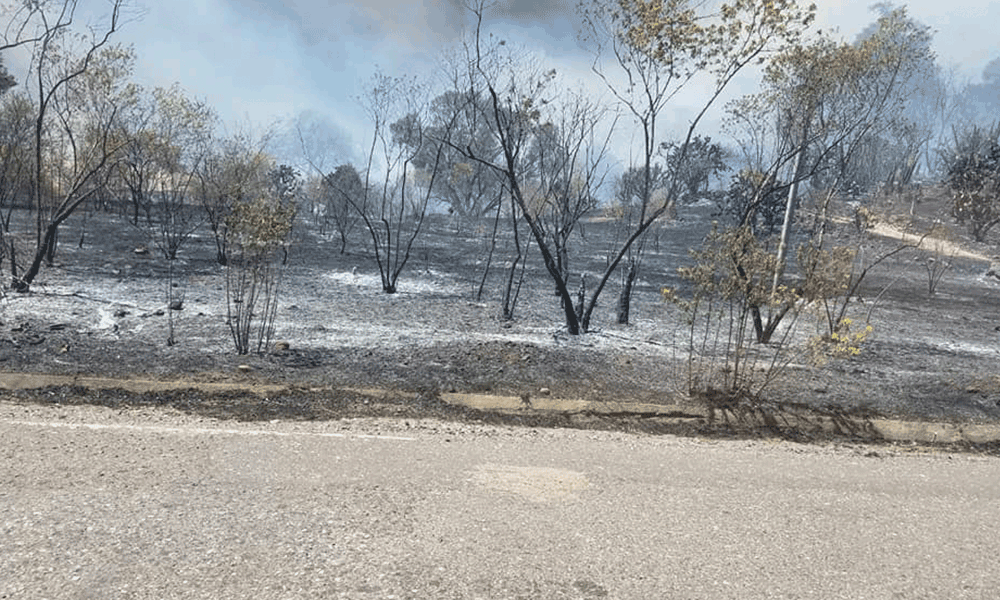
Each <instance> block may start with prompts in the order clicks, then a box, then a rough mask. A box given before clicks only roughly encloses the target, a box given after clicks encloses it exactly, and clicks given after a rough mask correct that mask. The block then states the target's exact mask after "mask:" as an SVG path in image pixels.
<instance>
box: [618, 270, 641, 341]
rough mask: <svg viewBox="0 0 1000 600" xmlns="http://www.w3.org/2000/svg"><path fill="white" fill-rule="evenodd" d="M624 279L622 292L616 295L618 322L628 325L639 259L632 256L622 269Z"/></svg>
mask: <svg viewBox="0 0 1000 600" xmlns="http://www.w3.org/2000/svg"><path fill="white" fill-rule="evenodd" d="M623 272H624V274H625V276H624V278H623V279H624V280H623V281H622V292H621V294H620V295H619V296H618V323H619V324H620V325H628V323H629V314H630V312H631V306H632V288H633V286H634V285H635V280H636V278H637V277H638V276H639V261H637V260H635V259H634V258H633V259H632V260H630V261H629V263H628V268H627V269H624V268H623Z"/></svg>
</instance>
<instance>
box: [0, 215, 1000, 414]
mask: <svg viewBox="0 0 1000 600" xmlns="http://www.w3.org/2000/svg"><path fill="white" fill-rule="evenodd" d="M917 208H918V210H917V211H916V215H915V216H916V219H911V220H910V221H909V223H910V225H909V226H911V227H913V228H914V229H915V230H916V229H919V227H920V226H921V223H930V222H931V220H932V219H935V218H939V215H940V212H941V211H942V210H943V209H942V206H941V203H940V202H937V203H935V202H933V201H931V200H923V201H922V203H921V204H920V205H919V206H918V207H917ZM681 217H682V219H684V220H683V221H680V222H674V223H669V224H665V225H664V226H663V227H662V228H661V230H660V231H659V232H658V234H657V239H656V240H655V243H653V242H652V241H651V242H650V243H649V244H648V245H647V249H648V252H647V255H646V258H645V260H644V263H643V272H642V276H641V280H640V285H639V287H638V289H637V292H636V294H635V298H634V302H633V311H632V315H633V319H632V324H630V325H627V326H623V325H618V324H615V323H614V304H615V300H616V298H617V294H618V290H619V287H618V283H617V281H616V280H612V281H611V282H610V284H609V286H608V288H607V289H606V290H605V291H604V293H603V295H602V297H601V302H600V304H599V307H598V311H597V313H596V315H595V317H594V329H595V331H592V332H591V333H587V334H585V335H581V336H570V335H567V334H566V332H565V329H564V327H563V324H562V312H561V309H560V306H559V302H558V298H557V297H556V296H555V295H554V294H553V289H552V285H551V283H550V280H549V279H548V276H547V274H546V273H545V272H544V269H543V267H542V265H541V264H540V261H539V260H538V258H537V256H533V257H532V259H531V262H530V263H529V268H528V271H527V274H526V278H525V282H524V286H523V288H522V291H521V296H520V300H519V303H518V305H517V308H516V315H515V319H514V320H513V321H503V320H502V319H500V317H499V313H500V308H499V298H500V293H499V289H500V285H501V279H502V276H503V266H504V261H505V260H507V258H508V254H509V252H508V249H507V248H505V246H504V243H501V244H500V245H499V246H498V248H497V250H496V254H495V256H494V257H493V266H492V268H491V270H490V274H489V276H488V277H487V279H486V285H485V287H484V293H483V294H482V296H479V295H478V294H477V291H478V288H479V285H480V281H481V279H482V275H483V271H484V268H485V264H486V263H485V260H486V256H487V249H488V247H487V245H486V243H485V241H484V239H483V235H482V231H479V230H477V228H476V227H473V226H470V225H464V226H463V227H461V228H459V227H457V226H456V223H455V222H454V221H452V220H449V219H446V218H443V217H437V216H436V217H434V218H432V219H431V220H430V221H429V223H427V225H426V230H425V232H424V233H422V234H421V237H420V238H418V240H417V242H416V244H415V246H414V251H413V255H412V258H411V261H410V263H409V265H408V266H407V268H406V270H405V271H404V272H403V274H402V276H401V277H400V280H399V292H398V293H396V294H392V295H388V294H384V293H382V291H381V287H380V282H379V278H378V274H377V271H376V269H375V264H374V260H373V257H372V256H371V253H370V250H368V249H366V248H365V247H364V246H363V244H365V243H366V241H367V240H366V238H365V235H366V234H365V232H362V231H357V232H355V235H354V238H353V241H352V244H351V247H350V248H349V251H350V253H349V254H346V255H341V254H340V253H339V240H336V239H334V238H333V237H328V236H321V235H318V233H317V232H316V231H315V229H314V228H312V227H301V228H300V233H299V240H298V242H297V244H296V245H295V246H294V247H293V249H292V250H291V252H290V254H289V263H288V268H287V272H286V274H285V276H284V279H283V281H282V284H281V292H280V302H279V309H278V315H277V320H276V332H275V335H274V341H275V342H286V343H287V348H286V346H285V345H284V344H281V345H279V346H278V347H277V348H276V347H275V346H274V345H273V344H272V345H271V346H270V347H269V348H268V349H267V352H265V353H263V354H261V355H251V356H242V357H241V356H237V355H236V354H235V353H234V352H233V344H232V340H231V334H230V331H229V328H228V325H227V320H226V297H225V277H224V271H223V268H222V267H220V266H218V265H217V264H215V262H214V261H213V260H212V259H213V252H214V247H213V245H212V240H211V239H210V238H209V237H207V233H201V232H200V233H199V235H197V236H196V237H195V238H193V239H192V240H190V242H189V243H188V245H187V246H185V247H184V248H183V249H182V250H181V257H180V259H179V260H177V261H175V264H174V271H175V273H176V274H177V276H176V277H177V278H176V282H177V287H176V288H175V292H176V293H177V294H180V295H181V297H182V298H183V305H182V310H180V311H168V310H167V307H166V295H165V290H166V285H167V283H166V282H167V279H166V275H167V262H166V261H165V260H164V259H163V258H162V257H160V256H157V254H156V252H155V249H152V250H151V252H150V253H149V254H137V253H136V252H135V249H136V248H138V247H140V246H144V245H148V241H147V240H145V238H144V237H143V234H142V232H141V231H139V230H137V229H135V228H132V227H130V226H128V225H126V224H124V223H123V222H122V221H121V220H120V219H118V218H117V217H115V216H113V215H104V214H101V213H96V214H94V215H91V216H90V217H89V218H88V219H86V221H85V223H84V221H83V220H82V219H76V220H72V221H70V222H69V224H68V226H67V227H66V229H65V231H64V233H63V240H64V242H63V244H62V245H61V247H60V250H59V256H58V258H57V262H56V265H55V266H53V267H47V268H43V271H42V273H41V275H40V277H39V279H38V281H37V283H36V285H35V286H34V287H33V290H32V292H31V293H29V294H14V293H11V292H7V293H5V297H4V298H3V299H2V301H0V377H2V376H3V373H4V372H7V373H12V372H34V373H52V374H68V375H74V374H86V375H100V376H112V377H128V378H136V377H138V378H147V379H150V378H151V379H171V380H183V381H190V382H191V384H192V386H193V387H196V386H197V384H198V383H200V382H219V381H232V382H242V383H246V384H247V385H252V384H259V383H278V384H282V385H287V386H291V387H290V389H295V390H299V391H300V392H301V393H298V394H297V395H295V394H292V396H294V397H292V396H289V397H288V399H287V401H286V404H287V405H288V406H291V407H293V408H292V409H288V408H287V407H286V408H285V409H282V408H281V407H278V408H275V407H274V406H272V407H270V408H268V407H266V406H262V405H261V403H260V401H259V399H258V400H250V399H249V396H248V395H247V394H239V393H231V394H229V395H228V396H226V395H225V394H222V395H220V396H218V397H216V398H215V399H214V400H211V402H215V403H216V405H218V406H230V414H231V415H235V416H243V417H249V418H255V417H254V415H257V413H259V415H258V416H259V417H260V418H270V417H273V416H275V415H278V416H280V415H282V414H285V413H283V412H282V411H283V410H285V411H286V413H287V414H288V415H291V416H295V415H298V416H299V417H302V418H329V417H334V416H336V415H343V414H345V412H344V411H345V410H347V409H344V408H343V406H361V407H363V406H364V400H363V398H368V399H370V398H371V397H372V396H371V394H367V395H365V394H362V395H357V394H355V393H354V392H352V391H350V390H370V389H373V388H377V389H379V390H383V391H385V392H386V394H387V395H386V396H385V397H395V396H392V394H393V393H396V392H408V393H411V394H409V395H406V396H405V398H410V400H405V401H404V400H399V401H398V402H397V401H395V400H394V401H393V402H390V403H388V404H386V405H385V406H387V407H388V408H385V411H386V413H387V414H392V413H393V412H394V411H395V412H396V413H398V414H405V415H409V416H415V415H417V414H418V413H420V412H421V410H423V411H424V413H428V414H436V413H435V411H438V412H440V413H441V415H445V414H451V413H450V412H449V411H452V409H450V408H442V406H441V404H440V403H439V401H437V400H435V399H436V398H437V397H438V396H439V395H440V394H441V393H448V392H469V393H485V394H497V395H508V396H510V395H512V396H520V397H523V398H529V399H530V397H532V396H537V395H541V394H544V395H546V396H549V397H552V398H563V399H586V400H592V401H604V400H614V401H617V402H621V401H636V402H644V403H661V404H671V405H677V404H683V403H685V402H688V403H697V402H701V400H698V399H692V398H687V397H686V395H685V394H684V393H683V392H684V390H685V387H686V370H685V362H684V357H685V356H686V355H687V354H686V352H687V345H686V344H687V328H686V324H685V323H684V320H683V318H682V316H681V315H679V314H678V312H677V311H676V309H674V308H673V307H672V306H670V305H669V304H666V303H664V302H663V300H662V299H661V295H660V293H659V290H660V289H661V288H662V287H663V286H670V287H678V286H679V285H680V280H679V278H678V277H677V275H676V268H677V267H678V266H680V265H682V264H686V263H687V262H688V261H689V258H688V249H689V248H691V247H694V246H696V245H697V244H698V243H699V242H700V240H701V238H702V236H703V235H704V234H705V232H706V231H707V228H708V227H709V225H708V222H709V220H710V218H711V216H710V209H707V208H705V207H701V208H692V209H689V210H688V212H687V213H685V212H684V211H682V214H681ZM921 218H922V219H923V221H921V220H920V219H921ZM890 224H891V223H890ZM609 227H610V226H609V225H608V224H606V223H602V222H600V221H599V220H598V221H594V222H588V223H586V224H585V227H584V235H583V236H574V240H575V241H574V243H575V244H577V247H576V250H577V253H576V255H575V257H574V262H573V263H572V264H573V268H574V270H575V271H576V272H577V273H579V272H580V271H586V272H588V273H590V278H589V279H590V282H591V285H592V284H593V281H594V277H595V274H596V273H598V272H599V269H600V268H601V267H602V266H603V263H604V260H605V255H606V250H607V247H608V244H609V241H608V240H609V238H610V235H611V233H610V229H609ZM852 227H853V226H852V225H850V224H838V225H836V226H834V231H833V232H832V234H831V235H840V236H843V237H844V238H845V239H846V238H847V237H849V236H851V235H853V233H852V229H851V228H852ZM901 228H902V226H901V227H897V228H895V229H893V231H895V232H897V233H898V232H899V231H900V230H901ZM950 232H951V233H950V234H949V236H950V237H951V240H950V241H951V242H952V244H953V245H952V246H949V247H948V249H947V250H939V251H938V252H936V253H933V252H930V251H929V250H926V249H923V250H919V249H906V250H904V251H902V252H900V253H898V254H897V255H895V256H893V257H892V258H891V259H889V260H886V261H884V262H882V263H880V264H878V265H877V266H875V267H873V268H872V269H871V271H870V272H869V274H868V276H867V278H866V280H865V284H864V285H863V286H862V288H861V289H860V293H859V298H858V299H855V300H852V305H851V310H850V311H849V313H848V314H849V316H851V317H852V318H853V319H855V320H856V321H857V322H865V321H866V320H868V321H869V322H870V323H871V325H872V327H873V333H872V335H871V336H870V338H869V340H868V341H867V342H866V343H865V344H864V345H863V347H862V349H861V354H860V355H858V356H855V357H853V358H850V359H847V360H835V361H831V362H829V363H828V364H827V365H825V366H823V367H815V366H812V365H811V364H809V363H808V361H806V360H804V359H801V360H800V359H798V358H796V357H797V355H796V354H795V353H794V352H793V353H791V354H789V356H791V357H792V358H793V360H792V361H791V364H789V365H788V366H787V367H785V368H783V369H782V370H781V371H780V374H779V376H778V377H777V378H776V379H775V380H774V381H773V382H772V383H771V384H770V386H769V387H768V388H767V389H766V401H767V402H768V403H769V404H770V405H773V406H794V407H809V408H811V409H814V410H816V411H818V412H821V413H823V412H825V413H826V414H833V413H837V414H853V415H876V414H877V415H884V416H894V417H902V418H908V419H937V420H949V421H994V420H998V419H1000V370H998V366H1000V310H998V308H1000V279H997V278H996V277H995V276H993V275H989V274H987V273H988V271H989V268H990V257H991V256H992V254H993V253H994V250H995V246H991V245H989V244H976V243H974V242H972V241H971V240H969V239H967V236H964V235H963V233H962V231H961V230H960V229H958V228H955V227H952V228H951V229H950ZM883 233H884V231H883ZM81 234H83V235H82V237H83V245H82V247H78V245H77V244H76V243H74V242H75V241H76V240H78V239H80V238H81ZM70 240H72V241H73V242H71V241H70ZM894 244H898V240H896V239H894V238H893V237H882V236H878V235H873V236H872V237H871V239H870V241H869V243H868V244H867V245H866V246H865V250H864V251H865V252H867V253H870V256H877V255H878V253H880V252H884V251H885V250H886V249H890V248H892V247H893V245H894ZM928 258H935V260H938V261H946V262H947V263H949V265H950V266H949V268H947V270H945V272H944V274H943V276H942V277H941V281H940V283H939V284H938V286H937V290H936V293H934V294H930V293H929V292H928V289H927V288H928V276H929V272H928V270H927V265H928V264H929V263H928V262H927V259H928ZM577 281H578V280H577ZM171 315H172V317H173V321H174V329H175V332H174V339H175V340H176V342H177V343H176V344H174V345H168V344H167V340H168V337H169V322H168V317H169V316H171ZM802 319H803V320H802V321H801V322H800V323H799V325H798V331H799V334H797V337H795V338H793V340H792V342H793V343H794V344H799V345H800V346H801V345H802V344H804V343H805V340H806V339H807V338H808V337H809V336H810V335H812V334H814V333H815V332H816V329H815V325H814V324H813V323H812V319H811V317H806V316H803V317H802ZM763 351H765V352H766V351H768V350H767V349H765V350H763ZM803 354H804V353H803ZM319 389H322V390H327V391H325V392H323V394H325V396H323V395H322V394H318V392H317V391H316V390H319ZM309 390H313V391H312V392H309ZM331 390H336V392H335V393H334V392H333V391H331ZM70 391H71V390H69V391H68V390H50V391H49V396H50V397H60V396H61V397H62V398H63V399H64V400H65V399H66V398H67V397H68V396H72V394H70V393H69V392H70ZM76 391H77V392H81V390H76ZM413 393H415V396H414V394H413ZM101 394H104V399H103V400H102V396H101ZM101 394H98V393H96V392H95V393H93V394H92V400H93V401H94V402H97V403H109V402H111V401H110V400H108V399H107V393H105V392H101ZM192 394H197V392H192ZM352 394H354V395H352ZM18 395H19V396H21V397H22V398H27V397H28V396H31V395H32V394H27V393H19V394H18ZM84 395H86V394H84ZM203 395H204V394H203ZM43 396H44V394H41V393H39V394H35V397H36V398H37V399H42V400H44V397H43ZM176 396H177V394H174V395H173V396H171V398H170V399H169V403H171V404H174V405H176V404H177V402H181V404H183V403H184V402H189V403H190V402H193V400H192V399H191V397H188V398H187V399H186V400H185V399H184V398H181V399H180V400H178V399H177V397H176ZM189 396H190V394H189ZM334 396H335V398H334ZM414 397H417V398H420V399H421V400H420V401H419V402H418V401H414V400H412V398H414ZM322 398H327V399H328V400H329V402H330V403H332V405H337V406H340V404H338V403H341V404H343V406H342V407H341V409H338V410H334V409H329V410H328V409H326V408H323V401H322ZM399 398H403V396H399ZM120 401H121V399H119V400H116V402H120ZM137 401H141V402H148V403H153V404H155V403H156V402H157V400H156V399H155V398H152V399H145V400H142V399H140V400H137ZM163 402H167V400H163ZM205 402H210V401H209V400H205ZM421 402H422V403H423V404H422V405H420V403H421ZM344 403H346V404H344ZM249 405H253V408H252V410H250V411H249V412H247V410H244V412H243V413H242V415H241V414H240V413H239V410H241V409H240V408H239V407H240V406H244V407H246V406H249ZM421 406H422V407H423V408H421ZM295 407H297V408H295ZM308 407H312V408H308ZM307 408H308V410H307ZM286 409H287V410H286ZM379 410H382V408H380V409H379ZM455 410H458V409H455ZM303 411H305V413H306V414H305V416H303ZM338 411H339V412H338ZM210 412H211V411H210ZM348 412H349V411H348ZM459 412H461V411H459ZM212 414H213V416H222V415H224V414H225V411H224V410H221V409H219V410H216V411H215V412H214V413H212ZM369 414H371V411H369ZM379 414H381V413H379ZM452 417H454V418H461V415H458V416H456V415H454V414H452ZM524 419H525V417H522V420H524ZM528 421H530V419H528Z"/></svg>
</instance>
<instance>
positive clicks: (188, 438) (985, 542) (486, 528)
mask: <svg viewBox="0 0 1000 600" xmlns="http://www.w3.org/2000/svg"><path fill="white" fill-rule="evenodd" d="M0 439H2V440H3V442H2V444H0V598H101V599H105V598H155V599H164V598H254V599H270V598H274V599H286V598H287V599H294V598H358V599H361V598H372V599H375V598H379V599H382V598H414V599H417V598H419V599H425V598H470V599H472V598H524V599H549V598H578V599H592V598H641V599H647V598H649V599H652V598H664V599H680V598H684V599H687V598H711V599H717V598H733V599H740V600H746V599H754V598H822V599H830V598H850V599H852V600H855V599H860V598H867V599H879V598H887V599H888V598H901V599H910V598H947V599H958V598H977V599H989V600H993V599H995V598H997V597H1000V568H998V567H1000V535H998V524H1000V460H998V459H996V458H988V457H982V456H968V455H946V454H927V453H920V454H917V453H909V452H903V451H900V450H894V449H892V448H886V447H865V446H857V447H851V446H843V445H841V446H837V447H815V446H802V445H796V444H789V443H783V442H782V443H778V442H774V443H771V442H766V441H763V442H760V441H755V442H747V441H732V442H730V441H722V442H720V441H704V440H693V439H681V438H675V437H648V436H633V435H628V434H620V433H606V432H586V431H570V430H529V429H513V428H499V427H485V426H477V425H469V424H452V423H439V422H435V421H410V422H405V421H377V420H364V421H350V422H343V421H336V422H324V423H230V422H216V421H209V420H203V419H199V418H196V417H190V416H186V415H182V414H180V413H175V412H168V411H153V410H148V411H146V410H136V411H126V412H121V413H119V412H115V411H111V410H107V409H100V408H93V407H63V408H59V407H39V406H21V405H16V404H12V403H9V402H0Z"/></svg>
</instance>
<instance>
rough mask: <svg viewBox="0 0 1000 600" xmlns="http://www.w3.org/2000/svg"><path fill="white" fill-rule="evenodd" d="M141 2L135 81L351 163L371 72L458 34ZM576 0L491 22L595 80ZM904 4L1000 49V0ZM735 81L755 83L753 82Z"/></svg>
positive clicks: (416, 26)
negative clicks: (170, 89) (320, 144)
mask: <svg viewBox="0 0 1000 600" xmlns="http://www.w3.org/2000/svg"><path fill="white" fill-rule="evenodd" d="M133 1H135V0H133ZM138 1H139V2H140V5H141V6H143V8H144V14H143V15H142V17H141V18H139V19H137V20H134V21H131V22H128V23H126V24H125V25H124V26H123V27H122V29H121V32H120V34H119V35H118V36H117V37H116V38H115V39H116V40H117V41H118V42H120V43H123V44H132V45H133V46H134V47H135V50H136V53H137V55H138V64H137V66H136V80H137V81H138V82H139V83H141V84H143V85H145V86H148V87H154V86H169V85H171V84H172V83H174V82H178V83H179V84H180V85H181V87H182V88H184V89H185V90H186V91H187V92H188V93H189V94H190V95H192V96H195V97H197V98H202V99H205V100H207V101H208V103H209V104H211V105H212V106H214V107H215V109H216V111H217V112H218V113H219V115H220V117H221V119H222V121H223V122H224V123H226V124H227V127H230V128H235V127H236V126H237V124H238V123H239V124H247V123H250V124H252V125H253V126H254V127H255V128H258V129H261V128H264V127H266V126H267V125H269V124H274V123H288V122H290V121H291V120H294V119H297V118H302V119H303V120H304V121H305V122H310V123H312V124H314V125H318V126H319V128H320V129H323V130H325V131H326V132H327V138H328V139H329V140H330V144H331V146H333V147H335V148H336V149H335V150H333V151H332V152H331V160H332V161H334V162H336V161H341V162H342V161H343V160H358V159H359V158H360V156H361V155H362V154H363V152H364V150H363V148H364V145H365V144H366V143H370V137H369V136H370V133H369V131H370V128H369V127H368V125H367V123H366V122H365V115H364V112H363V111H362V110H361V108H360V106H359V103H358V100H357V97H358V95H359V94H360V93H361V90H362V86H363V84H364V83H365V82H366V81H369V80H370V78H371V76H372V75H373V73H374V72H375V71H376V69H380V70H381V71H382V72H384V73H386V74H388V75H409V74H417V75H430V74H432V73H433V72H434V69H435V68H436V67H435V65H436V64H437V61H438V59H439V57H440V52H441V49H442V48H443V47H444V46H446V45H447V44H449V43H452V42H455V41H456V40H457V39H458V38H459V36H460V35H461V27H460V23H461V19H462V9H461V4H462V0H419V1H411V2H405V1H403V2H400V1H394V0H368V1H361V0H345V1H340V2H337V1H330V0H169V1H167V0H164V1H156V0H145V2H144V3H143V0H138ZM815 1H816V4H817V6H818V22H817V25H818V26H819V27H821V28H823V29H825V30H830V29H834V30H836V31H837V35H839V36H840V37H842V38H844V39H852V38H853V37H854V36H855V35H856V34H857V33H858V32H859V31H861V29H863V28H864V27H865V26H866V25H868V24H869V23H871V22H872V21H873V20H874V19H875V14H874V13H873V12H871V10H870V9H869V6H870V3H869V2H867V1H864V0H862V1H857V0H850V1H848V0H815ZM575 2H576V0H504V4H503V6H504V8H503V10H501V11H500V12H499V13H498V14H496V15H493V16H492V18H491V19H490V21H489V23H490V27H492V28H493V30H494V31H496V32H498V33H499V34H501V35H503V36H504V37H505V38H506V39H510V40H512V41H513V42H522V43H524V44H526V45H529V46H530V47H531V48H532V49H533V50H534V51H535V52H537V53H538V54H539V56H541V58H542V60H543V61H544V62H545V64H548V65H551V67H552V68H555V69H556V70H557V71H558V72H560V73H561V74H562V75H563V76H564V77H566V78H567V80H570V81H572V80H573V79H574V78H581V79H583V78H588V80H589V83H588V85H590V86H596V85H597V84H596V83H595V82H594V81H593V78H591V77H588V74H589V69H590V64H591V62H592V57H591V55H590V54H589V52H587V51H585V50H583V49H582V48H580V46H579V44H578V42H577V39H576V34H575V16H574V15H575V11H574V6H575ZM79 3H80V4H79V6H80V8H79V13H80V15H79V16H80V19H79V20H80V21H84V22H93V23H95V24H97V23H99V22H100V20H99V16H100V15H101V14H106V12H107V7H108V0H79ZM803 3H805V2H803ZM906 5H907V6H908V8H909V12H910V15H911V16H912V17H914V18H915V19H916V20H918V21H920V22H922V23H924V24H926V25H929V26H930V27H931V28H932V29H933V30H934V31H935V32H936V35H935V48H936V51H937V53H938V56H939V62H940V63H941V64H942V65H944V66H946V67H955V68H956V69H957V72H958V74H959V76H960V77H961V78H963V79H968V80H971V81H977V80H978V79H979V77H980V74H981V73H982V70H983V67H985V66H986V64H987V63H988V62H989V61H990V60H991V59H993V58H996V57H998V56H1000V36H998V35H997V32H996V28H997V25H998V24H1000V2H996V1H995V0H953V1H951V2H941V1H940V0H911V1H910V2H908V3H906ZM8 62H10V61H8ZM742 81H743V85H744V87H751V88H752V86H753V81H752V79H745V80H742ZM745 91H752V89H748V90H745ZM681 108H682V109H683V107H681ZM677 114H678V115H684V111H683V110H680V111H678V113H677ZM677 118H678V121H681V120H683V116H678V117H677ZM289 151H290V150H289ZM338 156H339V157H340V158H338ZM329 164H330V166H332V163H329Z"/></svg>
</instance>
